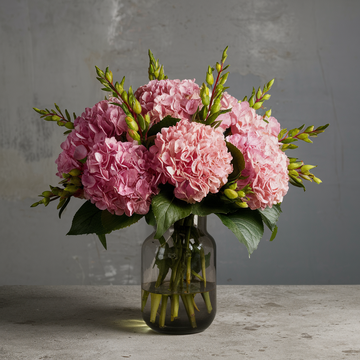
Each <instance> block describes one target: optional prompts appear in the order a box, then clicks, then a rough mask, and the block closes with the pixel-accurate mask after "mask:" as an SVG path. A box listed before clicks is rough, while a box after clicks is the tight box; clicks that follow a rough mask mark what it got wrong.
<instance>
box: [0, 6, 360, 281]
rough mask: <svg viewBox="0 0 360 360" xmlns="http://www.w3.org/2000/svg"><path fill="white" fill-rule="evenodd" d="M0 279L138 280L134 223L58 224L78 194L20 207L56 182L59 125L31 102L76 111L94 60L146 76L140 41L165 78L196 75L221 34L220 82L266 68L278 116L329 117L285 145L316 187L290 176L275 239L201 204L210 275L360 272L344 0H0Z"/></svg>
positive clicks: (354, 56)
mask: <svg viewBox="0 0 360 360" xmlns="http://www.w3.org/2000/svg"><path fill="white" fill-rule="evenodd" d="M0 5H1V7H0V8H1V10H0V69H1V71H0V82H1V87H0V94H1V96H0V169H1V172H0V184H1V186H0V198H1V202H0V216H1V217H0V219H1V220H0V221H1V228H0V237H1V238H0V285H1V284H137V283H139V281H140V247H141V243H142V240H143V239H144V238H145V237H146V236H147V234H149V233H150V232H151V229H150V228H149V227H148V226H147V225H146V224H145V222H140V223H139V224H138V225H136V226H133V227H131V228H130V229H127V230H124V231H119V232H116V233H114V234H113V235H111V236H110V237H109V240H108V243H109V244H108V249H109V250H108V251H107V252H106V251H104V250H103V249H102V247H101V245H100V243H99V242H98V240H97V239H96V238H95V237H94V236H79V237H70V236H68V237H67V236H65V234H66V232H67V231H68V229H69V227H70V224H71V219H72V216H73V214H74V212H75V211H76V209H77V208H78V207H79V205H80V201H79V200H74V201H72V202H71V203H70V206H69V208H68V209H67V210H66V212H65V213H64V215H63V218H62V219H61V220H59V219H58V215H57V211H56V209H55V206H51V205H49V206H48V207H47V208H44V207H40V206H39V207H37V208H35V209H30V205H31V204H32V203H33V202H34V201H36V199H37V195H38V194H39V193H41V192H42V191H44V190H45V189H47V187H48V184H53V185H55V184H56V183H57V181H58V179H57V178H56V176H55V173H56V165H55V163H54V161H55V159H56V157H57V155H58V154H59V151H60V147H59V146H60V143H61V142H62V141H63V140H64V136H63V135H62V129H59V128H58V127H57V126H56V125H54V124H53V123H48V122H45V121H43V120H40V119H39V117H38V116H37V114H36V113H35V112H34V111H32V107H33V106H35V107H38V108H45V107H48V108H50V107H52V104H53V103H54V102H56V103H57V104H58V105H60V107H61V108H65V107H66V108H67V109H69V111H71V112H73V111H74V112H76V113H77V114H80V113H81V112H82V111H83V109H84V108H85V107H91V106H92V105H93V104H94V103H96V102H97V101H99V100H101V99H102V98H103V96H104V93H103V92H102V91H101V90H100V87H101V86H100V84H99V83H98V82H97V80H96V79H95V71H94V65H97V66H99V67H100V68H105V67H106V66H109V67H110V68H111V69H112V71H113V73H114V78H116V79H118V80H120V79H121V78H122V76H123V75H126V78H127V81H126V84H127V86H129V85H132V86H133V88H137V87H138V86H140V85H142V84H144V83H146V82H147V66H148V65H147V64H148V59H147V50H148V49H149V48H150V49H151V50H152V51H153V53H154V54H155V56H156V57H159V58H160V60H161V62H162V63H163V64H165V70H166V73H167V74H168V75H169V77H170V78H196V79H197V82H198V83H202V82H203V81H204V79H205V72H206V68H207V65H213V64H215V62H216V61H218V60H219V58H220V56H221V52H222V50H223V49H224V48H225V46H227V45H229V51H228V54H229V57H228V60H227V62H228V63H229V64H231V68H230V70H231V74H230V77H229V81H228V86H230V89H229V92H230V93H231V94H232V95H233V96H235V97H237V98H239V99H242V98H243V97H244V96H245V95H249V94H250V93H251V90H252V87H253V86H255V87H256V88H257V87H258V86H262V85H263V84H264V83H265V82H267V81H269V80H270V79H272V78H274V77H275V78H276V82H275V85H274V86H273V89H272V91H271V94H272V98H271V100H270V101H269V102H268V106H269V107H271V108H272V110H273V115H274V116H275V117H276V118H277V119H278V120H279V122H280V123H281V124H282V127H284V128H285V127H286V128H293V127H296V126H300V125H301V124H303V123H306V124H307V125H316V126H318V125H323V124H326V123H330V124H331V126H330V127H329V129H328V130H327V132H326V133H325V134H323V135H322V136H320V137H319V138H317V139H315V141H314V144H305V143H303V144H300V146H299V149H297V150H293V155H294V156H296V157H299V158H300V159H302V160H304V161H305V162H306V163H310V164H317V165H319V166H318V168H317V169H316V171H314V172H315V174H316V175H317V176H318V177H319V178H321V179H322V180H323V183H322V184H321V185H316V184H308V186H307V191H306V192H305V193H304V192H303V191H302V190H300V189H297V188H291V189H290V191H289V193H288V195H287V196H286V197H285V200H284V202H283V205H282V208H283V214H282V216H281V218H280V221H279V232H278V236H277V238H276V239H275V240H274V242H271V243H270V242H269V241H267V239H268V238H269V233H266V235H265V236H264V239H263V240H262V241H261V243H260V245H259V248H258V250H257V251H255V252H254V253H253V255H252V256H251V258H250V259H249V258H248V255H247V252H246V248H245V247H244V246H243V245H242V244H240V243H239V242H238V241H237V240H236V238H235V236H234V235H233V234H232V233H231V232H230V231H228V230H227V229H225V228H224V227H223V226H222V225H221V222H220V220H219V219H218V218H217V217H215V216H210V218H209V222H208V225H209V226H208V228H209V232H210V233H211V234H212V235H213V236H214V237H215V239H216V240H217V245H218V280H219V283H221V284H339V283H343V284H348V283H352V284H354V283H360V262H359V261H358V256H359V253H360V242H359V238H358V236H359V235H357V234H358V231H357V230H358V229H357V226H356V225H357V222H358V215H357V214H358V211H357V210H356V208H357V204H359V203H360V196H359V195H360V194H359V190H358V183H359V167H358V164H359V158H358V152H359V150H358V145H357V140H358V136H359V130H358V129H359V128H358V114H357V113H358V108H357V100H356V99H357V87H358V84H359V83H360V73H359V67H358V64H359V60H360V58H359V55H360V47H359V46H358V45H357V44H358V34H359V33H360V23H359V21H358V16H359V14H360V2H358V1H356V0H353V1H351V0H346V1H345V0H343V1H334V0H317V1H316V0H314V1H307V0H306V1H295V0H293V1H286V0H272V1H265V0H255V1H251V2H249V1H243V0H227V1H223V2H220V1H214V0H207V1H205V0H202V1H199V0H191V1H190V0H182V1H174V0H170V1H169V0H146V1H145V0H106V1H104V0H87V1H85V0H78V1H70V0H63V1H61V2H59V1H55V0H32V1H26V0H16V1H15V0H0Z"/></svg>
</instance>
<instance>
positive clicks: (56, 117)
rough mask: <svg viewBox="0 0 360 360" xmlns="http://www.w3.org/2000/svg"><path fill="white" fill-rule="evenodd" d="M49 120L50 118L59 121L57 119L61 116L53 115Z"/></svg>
mask: <svg viewBox="0 0 360 360" xmlns="http://www.w3.org/2000/svg"><path fill="white" fill-rule="evenodd" d="M51 120H52V121H59V120H61V117H60V116H57V115H53V116H52V117H51Z"/></svg>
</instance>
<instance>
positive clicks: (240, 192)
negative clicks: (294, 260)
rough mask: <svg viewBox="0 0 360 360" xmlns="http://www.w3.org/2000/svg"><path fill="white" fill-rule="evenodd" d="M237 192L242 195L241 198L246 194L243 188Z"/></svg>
mask: <svg viewBox="0 0 360 360" xmlns="http://www.w3.org/2000/svg"><path fill="white" fill-rule="evenodd" d="M237 193H238V195H239V197H241V198H242V197H245V196H246V194H245V192H244V191H242V190H240V191H238V192H237Z"/></svg>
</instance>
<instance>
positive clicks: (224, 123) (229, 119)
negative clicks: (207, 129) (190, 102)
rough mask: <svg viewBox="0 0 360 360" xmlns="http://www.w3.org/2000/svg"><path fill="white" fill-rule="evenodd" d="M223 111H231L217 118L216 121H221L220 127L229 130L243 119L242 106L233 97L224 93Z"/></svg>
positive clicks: (222, 100)
mask: <svg viewBox="0 0 360 360" xmlns="http://www.w3.org/2000/svg"><path fill="white" fill-rule="evenodd" d="M220 104H221V110H227V109H231V111H230V112H228V113H225V114H221V115H219V116H218V117H217V119H216V121H219V120H221V124H220V127H221V128H223V129H227V128H229V127H230V126H232V125H235V124H236V123H237V121H238V119H239V118H240V117H241V104H239V102H238V100H237V99H236V98H234V97H233V96H231V95H229V94H228V93H227V92H224V94H223V97H222V99H221V103H220Z"/></svg>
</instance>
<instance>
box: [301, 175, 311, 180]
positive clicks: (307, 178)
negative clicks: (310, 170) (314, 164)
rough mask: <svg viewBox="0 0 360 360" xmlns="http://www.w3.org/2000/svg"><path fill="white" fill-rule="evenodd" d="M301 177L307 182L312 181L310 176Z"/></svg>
mask: <svg viewBox="0 0 360 360" xmlns="http://www.w3.org/2000/svg"><path fill="white" fill-rule="evenodd" d="M300 176H301V177H302V178H303V179H305V180H309V181H312V180H311V177H310V176H309V175H305V174H300Z"/></svg>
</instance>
